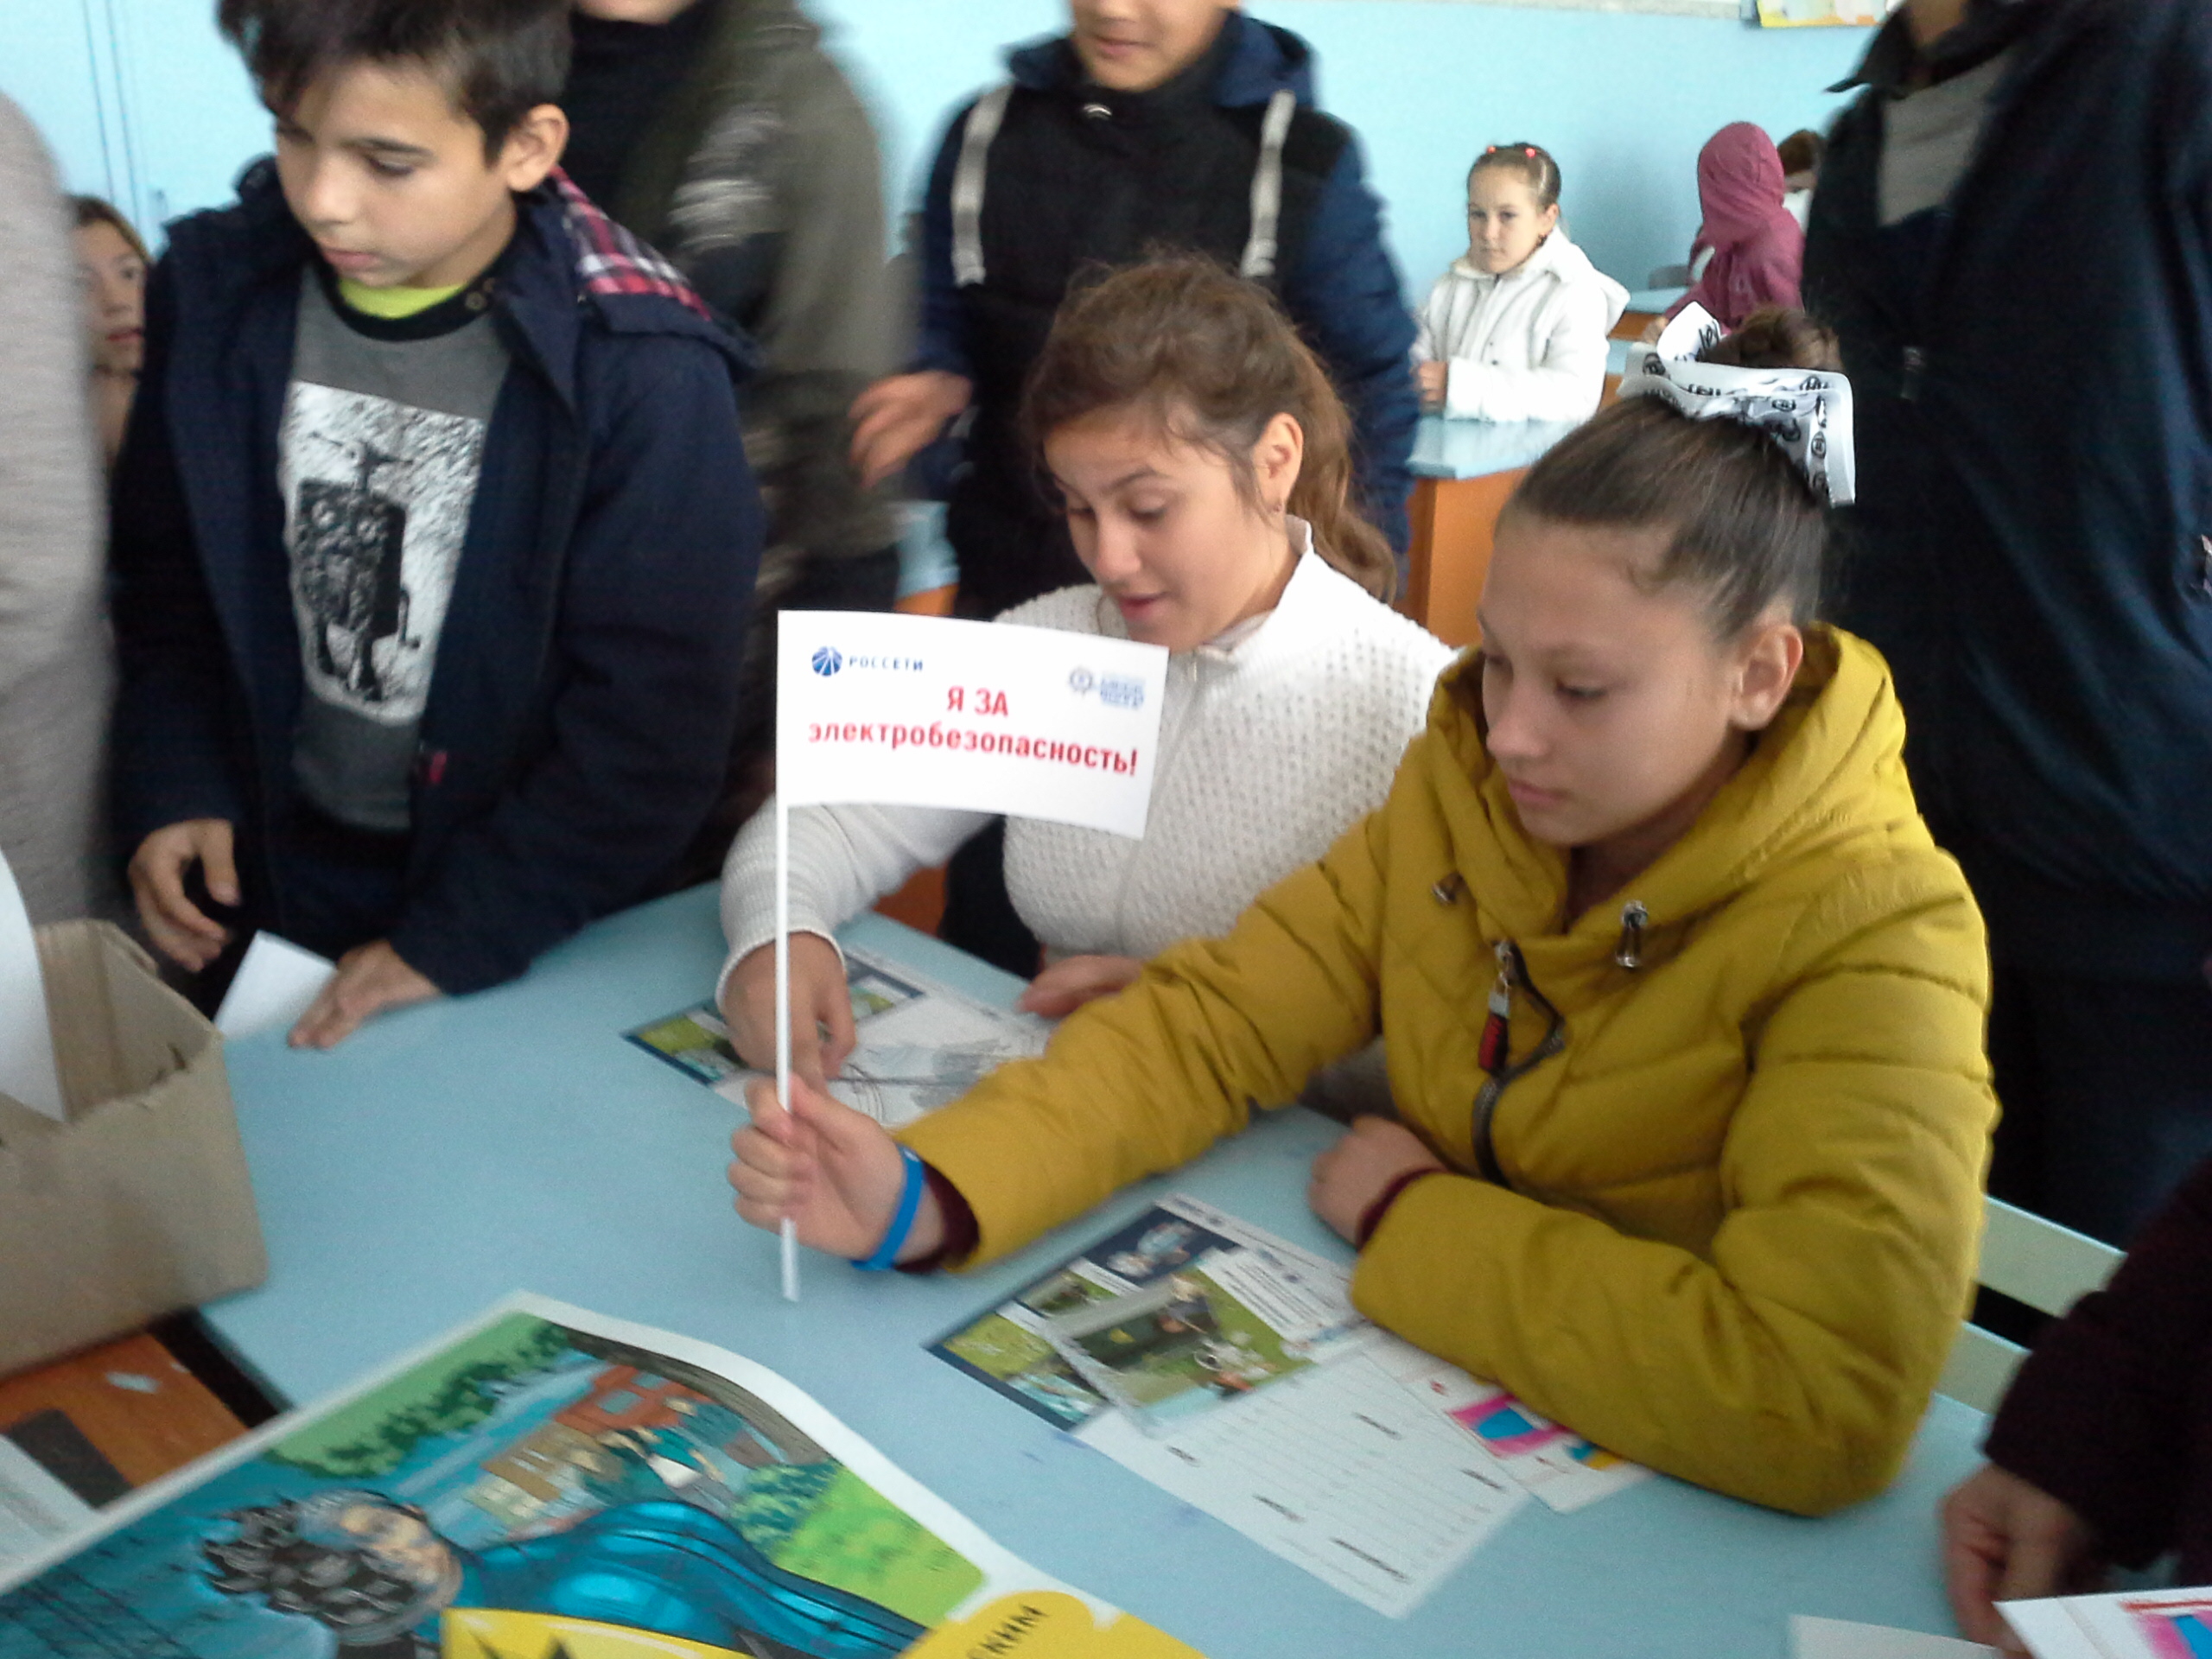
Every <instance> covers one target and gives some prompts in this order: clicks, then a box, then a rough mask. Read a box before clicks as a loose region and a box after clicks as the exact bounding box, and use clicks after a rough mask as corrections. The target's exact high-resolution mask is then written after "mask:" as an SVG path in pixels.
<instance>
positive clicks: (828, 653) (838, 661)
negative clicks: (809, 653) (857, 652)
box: [814, 645, 845, 679]
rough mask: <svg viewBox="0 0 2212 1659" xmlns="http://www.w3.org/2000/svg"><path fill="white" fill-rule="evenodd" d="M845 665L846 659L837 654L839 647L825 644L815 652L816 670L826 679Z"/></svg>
mask: <svg viewBox="0 0 2212 1659" xmlns="http://www.w3.org/2000/svg"><path fill="white" fill-rule="evenodd" d="M844 665H845V659H844V658H842V657H841V656H839V655H838V654H837V649H836V646H834V645H823V646H822V647H820V648H819V649H818V650H817V651H816V652H815V653H814V671H815V672H816V673H817V674H819V675H821V676H822V677H823V678H824V679H827V678H828V677H829V676H830V675H832V674H835V673H836V671H838V670H839V669H841V668H842V667H843V666H844Z"/></svg>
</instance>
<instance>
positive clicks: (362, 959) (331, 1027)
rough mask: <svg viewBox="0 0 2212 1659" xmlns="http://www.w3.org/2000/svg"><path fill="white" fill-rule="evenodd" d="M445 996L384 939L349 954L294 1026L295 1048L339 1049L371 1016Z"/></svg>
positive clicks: (293, 1044) (339, 961)
mask: <svg viewBox="0 0 2212 1659" xmlns="http://www.w3.org/2000/svg"><path fill="white" fill-rule="evenodd" d="M437 995H441V993H440V992H439V990H438V988H437V987H436V986H435V985H433V984H431V983H430V982H429V980H427V979H425V978H423V976H422V975H420V974H418V973H416V971H415V970H414V969H412V968H410V967H409V966H408V965H407V963H405V962H404V961H403V960H402V959H401V957H400V955H399V952H398V951H397V950H393V949H392V948H391V945H389V944H386V943H385V941H384V940H382V939H378V941H377V942H376V943H375V944H365V945H362V946H361V947H359V949H358V950H348V951H347V952H346V954H345V955H344V956H342V957H339V958H338V971H337V972H336V973H334V974H333V975H332V976H330V983H328V984H327V985H326V986H324V987H323V988H322V995H321V996H318V997H317V998H315V1004H314V1006H313V1007H310V1008H308V1011H307V1012H306V1013H305V1014H302V1015H301V1016H300V1023H299V1024H297V1025H296V1026H294V1027H292V1035H291V1044H292V1046H293V1047H294V1048H335V1047H336V1046H338V1045H339V1044H340V1043H342V1042H344V1041H345V1040H346V1039H347V1038H348V1037H350V1036H352V1035H353V1032H354V1028H355V1027H358V1026H359V1024H360V1023H361V1021H362V1020H365V1019H367V1018H368V1017H369V1016H370V1015H371V1014H381V1013H383V1012H384V1011H385V1009H386V1008H397V1007H405V1006H406V1005H407V1004H408V1003H410V1002H427V1001H429V1000H430V999H431V998H432V997H434V996H437Z"/></svg>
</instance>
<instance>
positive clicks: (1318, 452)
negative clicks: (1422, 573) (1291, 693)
mask: <svg viewBox="0 0 2212 1659" xmlns="http://www.w3.org/2000/svg"><path fill="white" fill-rule="evenodd" d="M1101 410H1135V411H1136V412H1138V413H1139V414H1141V415H1144V416H1148V417H1150V418H1152V419H1154V420H1155V421H1157V422H1158V423H1159V424H1160V430H1161V431H1162V432H1163V433H1164V434H1165V435H1167V436H1168V437H1170V438H1172V439H1173V440H1174V441H1176V442H1182V443H1189V444H1194V445H1197V446H1198V447H1199V448H1204V449H1206V450H1208V451H1210V452H1211V453H1212V454H1217V455H1218V456H1220V457H1221V458H1222V460H1224V461H1226V462H1227V463H1228V464H1229V467H1230V472H1231V474H1233V475H1234V476H1235V478H1236V487H1237V493H1239V494H1240V495H1241V496H1242V497H1243V499H1244V501H1245V503H1246V505H1256V502H1257V493H1258V485H1257V480H1255V478H1254V476H1253V472H1252V460H1251V455H1252V446H1253V445H1255V444H1256V443H1257V442H1259V441H1260V435H1261V434H1262V432H1264V431H1265V430H1266V429H1267V427H1268V422H1270V421H1272V420H1273V419H1274V417H1275V416H1278V415H1288V416H1290V417H1291V418H1292V419H1294V420H1295V421H1296V422H1297V423H1298V424H1299V427H1300V430H1302V431H1303V432H1304V434H1305V435H1306V459H1305V463H1304V465H1303V466H1302V467H1300V469H1299V474H1298V482H1297V484H1296V485H1295V486H1293V487H1292V490H1291V493H1290V499H1289V501H1288V502H1287V504H1286V510H1287V512H1291V513H1293V514H1294V515H1296V516H1297V517H1298V518H1303V519H1305V520H1306V522H1307V523H1308V524H1311V525H1313V547H1314V551H1316V552H1317V553H1319V555H1320V556H1321V557H1322V558H1324V559H1325V560H1326V561H1327V562H1328V563H1330V564H1332V565H1333V566H1334V567H1335V568H1336V569H1338V570H1340V571H1342V572H1343V573H1344V575H1348V576H1350V577H1351V579H1352V580H1353V581H1354V582H1358V583H1359V584H1360V586H1362V587H1363V588H1366V589H1367V591H1368V592H1370V594H1376V595H1377V596H1378V597H1381V598H1388V597H1389V594H1390V590H1391V588H1393V586H1394V585H1395V582H1396V581H1397V574H1398V572H1397V562H1396V560H1395V557H1394V556H1392V554H1391V552H1390V544H1389V543H1388V542H1386V541H1384V540H1383V532H1382V531H1378V530H1376V528H1375V526H1374V525H1372V524H1369V523H1368V522H1367V520H1366V519H1364V518H1361V517H1360V516H1359V514H1358V512H1357V511H1356V509H1355V507H1354V504H1353V499H1352V488H1353V482H1352V478H1353V473H1352V452H1351V445H1352V429H1351V416H1350V415H1349V414H1348V413H1346V411H1345V410H1344V403H1343V400H1342V399H1340V398H1339V397H1338V396H1337V392H1336V388H1335V387H1334V386H1333V385H1331V384H1330V380H1329V372H1328V370H1326V369H1325V368H1324V367H1323V366H1322V365H1321V360H1320V359H1319V358H1318V357H1316V356H1315V355H1314V354H1313V347H1312V346H1308V345H1307V344H1306V342H1305V341H1304V340H1300V338H1299V336H1298V330H1297V328H1296V327H1294V325H1293V324H1292V322H1291V321H1290V319H1289V317H1288V316H1287V315H1284V312H1283V309H1282V307H1281V305H1280V304H1278V303H1277V302H1276V301H1275V299H1274V296H1272V295H1270V294H1269V293H1268V290H1267V289H1264V288H1262V287H1261V286H1260V285H1259V284H1258V283H1253V282H1248V281H1247V280H1245V279H1244V278H1243V277H1239V276H1238V275H1237V274H1236V272H1235V271H1233V270H1230V269H1228V268H1227V267H1226V266H1224V265H1218V264H1214V263H1213V262H1212V261H1211V260H1210V259H1206V258H1204V257H1200V256H1198V255H1196V254H1163V255H1154V257H1151V258H1149V259H1147V260H1146V261H1145V262H1144V263H1143V264H1135V265H1129V266H1127V267H1125V268H1123V269H1122V270H1116V271H1114V272H1112V273H1111V274H1110V275H1107V276H1105V277H1088V278H1087V279H1084V280H1079V281H1078V283H1077V284H1076V285H1075V286H1074V287H1073V288H1072V289H1071V290H1070V292H1069V294H1068V296H1067V298H1066V299H1065V301H1063V302H1061V305H1060V309H1059V315H1058V316H1057V317H1055V318H1054V319H1053V321H1052V334H1051V335H1050V336H1049V337H1047V339H1046V341H1045V349H1044V350H1043V351H1042V352H1040V353H1039V354H1038V358H1037V361H1036V364H1035V365H1034V366H1033V367H1032V369H1031V370H1030V372H1029V383H1028V386H1027V391H1025V393H1024V396H1023V397H1022V404H1021V429H1022V434H1023V435H1024V437H1025V438H1026V439H1027V442H1028V444H1029V446H1030V449H1031V452H1032V453H1033V454H1036V455H1038V456H1039V457H1041V456H1042V454H1043V453H1044V447H1045V440H1046V438H1048V437H1050V436H1051V435H1052V434H1053V433H1054V432H1056V431H1058V429H1060V428H1062V427H1064V426H1066V425H1068V424H1069V423H1071V422H1074V421H1079V420H1081V419H1083V418H1084V416H1088V415H1095V414H1096V413H1098V412H1099V411H1101ZM1046 486H1047V489H1048V490H1050V487H1051V486H1050V480H1046ZM1052 493H1053V494H1057V492H1052Z"/></svg>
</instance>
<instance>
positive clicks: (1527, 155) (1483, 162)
mask: <svg viewBox="0 0 2212 1659" xmlns="http://www.w3.org/2000/svg"><path fill="white" fill-rule="evenodd" d="M1486 167H1503V168H1511V169H1512V170H1513V171H1514V172H1516V173H1518V174H1519V175H1521V177H1522V180H1523V181H1525V182H1526V183H1527V185H1528V187H1529V189H1530V190H1532V191H1534V192H1535V197H1536V205H1537V207H1557V206H1558V205H1559V188H1560V175H1559V163H1558V162H1555V161H1554V160H1553V159H1552V153H1551V151H1549V150H1548V149H1545V148H1544V147H1543V146H1542V145H1541V144H1528V143H1521V144H1492V145H1491V147H1490V148H1489V149H1485V150H1484V151H1483V153H1482V154H1481V155H1479V156H1476V157H1475V164H1474V165H1473V166H1472V167H1471V168H1468V169H1467V183H1468V184H1469V185H1470V186H1472V185H1473V183H1474V181H1475V175H1476V174H1478V173H1479V172H1481V171H1482V170H1483V169H1484V168H1486Z"/></svg>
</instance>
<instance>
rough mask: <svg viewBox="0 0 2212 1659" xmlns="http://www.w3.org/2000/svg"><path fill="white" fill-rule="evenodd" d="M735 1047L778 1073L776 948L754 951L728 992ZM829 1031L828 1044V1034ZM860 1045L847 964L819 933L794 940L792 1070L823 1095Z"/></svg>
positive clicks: (725, 1002)
mask: <svg viewBox="0 0 2212 1659" xmlns="http://www.w3.org/2000/svg"><path fill="white" fill-rule="evenodd" d="M722 1018H723V1019H724V1020H727V1021H728V1025H729V1041H730V1046H731V1047H732V1048H734V1049H735V1050H736V1051H737V1054H738V1058H740V1059H741V1060H743V1061H744V1062H745V1063H746V1064H747V1065H749V1066H752V1067H753V1069H754V1070H755V1071H774V1070H775V1069H776V947H775V946H774V945H773V944H764V945H761V946H760V947H759V948H758V949H757V950H748V951H747V952H746V953H745V955H744V957H742V958H741V960H740V961H739V963H738V964H737V966H736V967H735V968H734V969H731V970H730V976H729V982H728V983H727V984H726V985H724V986H723V987H722ZM825 1027H826V1028H827V1029H828V1032H829V1039H828V1040H827V1041H826V1042H825V1041H824V1040H823V1035H822V1033H823V1029H824V1028H825ZM858 1040H859V1039H858V1038H857V1036H856V1035H855V1033H854V1031H853V994H852V989H851V988H850V987H849V986H848V985H847V984H846V982H845V959H844V958H843V957H841V956H839V955H838V954H837V947H836V945H834V944H830V943H829V940H827V939H825V938H823V937H822V936H821V935H820V934H818V933H794V934H792V935H791V1070H792V1071H794V1072H796V1073H797V1074H798V1076H800V1077H804V1078H805V1079H806V1080H807V1081H808V1082H809V1083H810V1084H813V1085H814V1086H815V1087H816V1088H817V1089H819V1088H822V1087H823V1084H825V1083H826V1082H827V1080H828V1079H829V1078H831V1077H836V1075H837V1074H838V1073H839V1072H841V1071H843V1070H844V1069H845V1057H846V1056H847V1055H849V1054H850V1053H851V1052H853V1045H854V1044H855V1042H856V1041H858Z"/></svg>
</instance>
